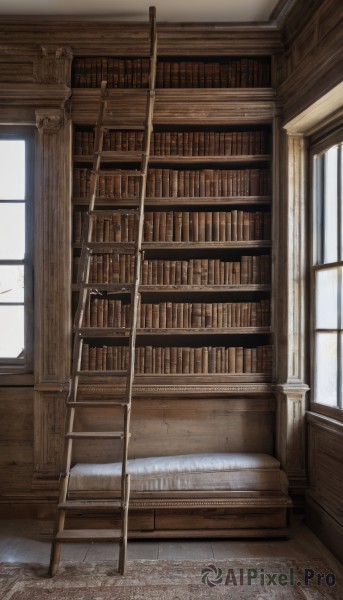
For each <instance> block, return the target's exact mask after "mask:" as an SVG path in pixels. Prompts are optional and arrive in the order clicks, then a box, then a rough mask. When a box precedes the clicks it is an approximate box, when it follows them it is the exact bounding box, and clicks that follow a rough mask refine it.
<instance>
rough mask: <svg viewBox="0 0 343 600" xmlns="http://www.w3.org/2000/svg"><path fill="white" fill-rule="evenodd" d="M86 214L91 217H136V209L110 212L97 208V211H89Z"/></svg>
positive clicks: (114, 209)
mask: <svg viewBox="0 0 343 600" xmlns="http://www.w3.org/2000/svg"><path fill="white" fill-rule="evenodd" d="M88 214H89V215H90V216H91V217H113V215H137V216H138V208H113V209H112V210H108V209H104V210H101V209H100V208H98V209H97V210H90V211H88Z"/></svg>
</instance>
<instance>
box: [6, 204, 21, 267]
mask: <svg viewBox="0 0 343 600" xmlns="http://www.w3.org/2000/svg"><path fill="white" fill-rule="evenodd" d="M24 254H25V204H24V203H23V204H7V203H5V204H0V260H8V259H12V260H21V259H23V258H24Z"/></svg>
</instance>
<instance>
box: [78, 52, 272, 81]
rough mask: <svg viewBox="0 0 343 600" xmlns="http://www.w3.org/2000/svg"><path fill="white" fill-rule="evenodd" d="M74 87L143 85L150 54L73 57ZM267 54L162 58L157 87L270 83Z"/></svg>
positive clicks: (147, 77) (147, 76)
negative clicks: (216, 58)
mask: <svg viewBox="0 0 343 600" xmlns="http://www.w3.org/2000/svg"><path fill="white" fill-rule="evenodd" d="M72 73H73V74H72V85H73V87H78V88H84V87H91V88H97V87H100V84H101V82H102V81H104V80H106V81H107V86H108V87H109V88H144V87H148V82H149V60H148V59H147V58H133V59H122V58H111V57H77V58H74V61H73V69H72ZM270 84H271V81H270V61H269V59H268V58H265V57H261V58H247V57H242V58H231V59H230V58H227V59H225V62H217V61H213V62H206V61H201V60H197V61H195V60H192V61H190V60H178V61H176V60H175V61H168V60H161V61H158V63H157V70H156V87H160V88H193V87H194V88H219V87H222V88H235V87H238V88H240V87H243V88H245V87H270Z"/></svg>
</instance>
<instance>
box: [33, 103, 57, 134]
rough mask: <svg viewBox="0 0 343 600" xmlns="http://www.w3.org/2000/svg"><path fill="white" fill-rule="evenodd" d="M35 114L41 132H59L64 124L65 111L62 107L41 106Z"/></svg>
mask: <svg viewBox="0 0 343 600" xmlns="http://www.w3.org/2000/svg"><path fill="white" fill-rule="evenodd" d="M35 114H36V125H37V128H38V131H39V133H58V132H59V131H60V129H61V128H62V126H63V125H64V111H63V110H62V109H61V108H39V109H37V110H36V111H35Z"/></svg>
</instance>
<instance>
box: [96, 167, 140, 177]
mask: <svg viewBox="0 0 343 600" xmlns="http://www.w3.org/2000/svg"><path fill="white" fill-rule="evenodd" d="M91 173H92V175H130V176H131V177H142V176H143V173H142V171H138V170H137V169H99V170H98V171H91Z"/></svg>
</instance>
